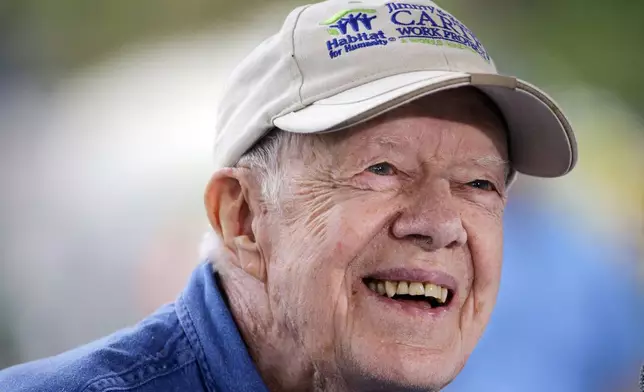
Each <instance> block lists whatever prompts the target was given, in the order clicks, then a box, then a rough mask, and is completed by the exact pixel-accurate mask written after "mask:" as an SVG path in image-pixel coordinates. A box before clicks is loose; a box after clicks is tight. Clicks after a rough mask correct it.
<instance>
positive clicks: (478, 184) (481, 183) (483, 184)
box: [467, 180, 496, 192]
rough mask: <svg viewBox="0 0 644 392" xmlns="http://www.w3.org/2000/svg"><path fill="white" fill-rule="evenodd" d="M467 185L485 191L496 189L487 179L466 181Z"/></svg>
mask: <svg viewBox="0 0 644 392" xmlns="http://www.w3.org/2000/svg"><path fill="white" fill-rule="evenodd" d="M467 185H469V186H471V187H472V188H477V189H480V190H482V191H486V192H495V191H496V187H495V186H494V184H492V183H491V182H490V181H487V180H474V181H472V182H468V183H467Z"/></svg>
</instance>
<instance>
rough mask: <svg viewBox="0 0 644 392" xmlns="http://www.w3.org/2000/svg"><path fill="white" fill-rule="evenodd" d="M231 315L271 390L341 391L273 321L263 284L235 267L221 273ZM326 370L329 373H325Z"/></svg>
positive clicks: (292, 338) (274, 319) (284, 329)
mask: <svg viewBox="0 0 644 392" xmlns="http://www.w3.org/2000/svg"><path fill="white" fill-rule="evenodd" d="M220 276H221V286H222V288H223V291H224V292H225V294H226V297H227V299H228V306H229V307H230V310H231V313H232V315H233V319H234V320H235V323H236V324H237V327H238V328H239V331H240V333H241V336H242V338H243V339H244V342H245V343H246V346H247V348H248V351H249V353H250V355H251V357H252V359H253V361H254V363H255V366H256V367H257V370H258V371H259V373H260V375H261V376H262V379H263V380H264V383H265V384H266V385H267V387H268V389H269V390H270V391H272V392H280V391H322V390H324V391H340V390H343V389H344V388H338V387H337V386H338V385H341V383H336V382H329V381H328V378H327V377H323V376H322V374H323V373H326V372H322V371H320V370H321V369H320V366H319V365H318V366H316V365H315V364H314V363H313V361H312V360H311V358H309V357H308V356H307V355H305V353H304V352H303V350H302V345H301V344H299V343H298V342H297V339H296V338H295V336H293V334H291V333H290V332H289V330H288V328H286V326H285V325H282V323H279V322H276V318H275V317H273V316H274V315H273V314H272V310H271V304H270V302H269V298H268V294H267V292H266V288H265V285H264V284H263V283H262V282H259V281H258V280H257V279H255V278H253V277H251V276H249V275H248V274H246V273H245V272H244V271H242V270H239V269H236V268H235V267H230V268H226V271H225V272H222V273H220ZM327 374H328V373H327Z"/></svg>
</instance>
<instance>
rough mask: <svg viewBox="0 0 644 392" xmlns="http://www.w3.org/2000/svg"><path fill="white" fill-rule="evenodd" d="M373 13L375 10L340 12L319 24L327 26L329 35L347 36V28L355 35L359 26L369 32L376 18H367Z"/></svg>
mask: <svg viewBox="0 0 644 392" xmlns="http://www.w3.org/2000/svg"><path fill="white" fill-rule="evenodd" d="M375 13H376V10H374V9H362V8H354V9H350V10H344V11H340V12H338V13H337V14H335V15H333V16H332V17H330V18H329V19H327V20H325V21H324V22H321V23H320V24H321V25H324V26H329V29H328V30H327V31H328V32H329V34H330V35H341V34H347V32H348V30H349V28H351V29H352V30H353V32H355V33H357V32H359V31H360V25H361V24H362V26H364V28H365V29H367V30H371V21H372V20H374V19H375V18H376V17H377V16H376V15H373V16H369V15H368V14H375Z"/></svg>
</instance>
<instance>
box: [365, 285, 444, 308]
mask: <svg viewBox="0 0 644 392" xmlns="http://www.w3.org/2000/svg"><path fill="white" fill-rule="evenodd" d="M363 283H364V284H365V285H366V286H367V287H368V288H369V290H371V291H373V292H374V293H376V294H379V295H381V296H383V297H388V298H390V299H392V300H395V301H401V302H402V301H404V302H422V303H427V304H429V305H430V306H431V307H432V308H441V307H445V306H447V305H449V303H450V302H451V300H452V298H453V297H454V293H453V292H452V291H451V290H450V289H448V288H446V287H443V286H440V285H436V284H433V283H431V282H410V281H405V280H400V281H399V280H378V279H373V278H365V279H363Z"/></svg>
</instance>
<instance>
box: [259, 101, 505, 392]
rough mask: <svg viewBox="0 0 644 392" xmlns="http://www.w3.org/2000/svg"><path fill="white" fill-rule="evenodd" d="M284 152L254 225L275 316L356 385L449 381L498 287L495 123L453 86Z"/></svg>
mask: <svg viewBox="0 0 644 392" xmlns="http://www.w3.org/2000/svg"><path fill="white" fill-rule="evenodd" d="M285 154H286V156H285V157H284V159H285V160H288V164H287V165H286V164H285V165H284V166H285V167H286V171H287V173H286V176H285V178H286V180H285V181H286V183H285V184H284V187H283V190H282V193H281V200H282V202H281V205H280V208H279V209H276V212H273V213H270V214H269V215H268V216H266V217H263V218H262V219H261V220H260V226H259V227H258V231H257V232H258V237H257V241H258V245H259V246H260V247H261V249H262V253H263V254H264V255H265V257H266V259H267V288H268V293H269V300H270V302H271V304H272V309H273V314H274V316H275V318H276V320H278V322H279V323H280V325H282V326H283V328H285V331H286V333H288V334H290V335H291V336H292V337H293V338H295V339H296V340H297V341H298V342H299V343H300V344H301V347H302V350H304V352H305V354H306V355H307V356H309V357H310V359H311V360H312V361H313V363H315V364H316V366H317V367H318V371H319V372H320V373H322V374H324V373H327V372H329V373H335V375H336V376H337V375H339V376H340V377H341V378H342V379H344V380H345V382H346V383H348V384H349V386H350V387H351V388H352V389H354V390H360V389H371V387H373V386H378V387H381V388H384V390H396V389H397V388H408V389H409V388H411V389H413V388H414V387H417V388H418V389H422V390H428V389H430V390H431V389H439V388H440V387H443V386H444V385H445V384H447V383H448V382H450V381H451V380H452V379H453V378H454V377H455V376H456V374H457V373H458V372H459V371H460V370H461V368H462V367H463V366H464V364H465V361H466V359H467V357H468V356H469V354H470V353H471V351H472V350H473V348H474V346H475V344H476V342H477V340H478V339H479V337H480V336H481V333H482V332H483V329H484V327H485V325H486V323H487V321H488V319H489V317H490V313H491V311H492V308H493V306H494V303H495V299H496V295H497V290H498V286H499V279H500V270H501V253H502V215H503V210H504V206H505V179H506V174H507V165H506V163H505V161H506V160H507V159H508V157H507V148H506V142H505V134H504V131H503V127H502V124H501V122H500V120H499V119H498V118H497V117H496V116H495V115H494V114H493V112H492V111H491V110H490V109H489V108H488V107H487V106H486V105H485V104H484V103H483V100H482V99H481V97H480V96H479V95H478V94H476V93H473V92H472V91H471V90H464V89H460V90H452V91H448V92H444V93H439V94H436V95H433V96H430V97H428V98H424V99H422V100H419V101H416V102H415V103H412V104H409V105H406V106H403V107H401V108H399V109H396V110H394V111H391V112H389V113H388V114H386V115H384V116H381V117H378V118H377V119H375V120H372V121H370V122H367V123H365V124H362V125H360V126H358V127H356V128H354V129H352V130H350V131H342V132H336V133H331V134H326V135H323V136H318V137H313V138H312V139H311V143H306V146H304V147H303V148H301V149H297V148H293V149H292V151H286V152H285ZM379 286H380V287H379ZM383 287H384V288H385V291H386V292H385V293H384V294H383V293H382V291H383ZM443 290H446V293H447V297H446V298H445V293H444V292H443ZM394 292H395V293H396V294H394ZM411 294H415V295H411ZM435 297H438V298H435ZM370 384H372V385H370Z"/></svg>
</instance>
